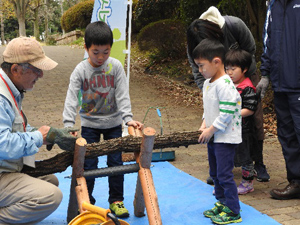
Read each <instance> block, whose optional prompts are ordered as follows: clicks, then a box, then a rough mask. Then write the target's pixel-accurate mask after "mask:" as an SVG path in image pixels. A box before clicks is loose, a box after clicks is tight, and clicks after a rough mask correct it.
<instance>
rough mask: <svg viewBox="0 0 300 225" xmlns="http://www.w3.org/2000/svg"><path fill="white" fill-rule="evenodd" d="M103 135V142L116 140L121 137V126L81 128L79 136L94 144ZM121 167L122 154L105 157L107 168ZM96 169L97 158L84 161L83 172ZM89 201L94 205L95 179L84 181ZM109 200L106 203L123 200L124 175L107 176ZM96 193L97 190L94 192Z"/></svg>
mask: <svg viewBox="0 0 300 225" xmlns="http://www.w3.org/2000/svg"><path fill="white" fill-rule="evenodd" d="M101 134H103V139H104V140H109V139H113V138H118V137H121V136H122V126H121V125H120V126H117V127H114V128H110V129H94V128H89V127H82V131H81V136H82V137H83V138H85V139H86V141H87V143H88V144H90V143H94V142H99V141H100V135H101ZM120 165H123V161H122V152H116V153H111V154H108V155H107V166H108V167H113V166H120ZM97 168H98V157H97V158H93V159H86V160H85V162H84V170H93V169H97ZM86 182H87V186H88V192H89V196H90V201H91V203H92V204H95V202H96V200H95V198H94V197H93V196H92V193H93V190H94V185H95V178H87V179H86ZM108 184H109V198H108V202H109V203H110V204H111V203H113V202H115V201H123V200H124V195H123V193H124V187H123V185H124V175H118V176H109V177H108ZM96 191H97V190H96Z"/></svg>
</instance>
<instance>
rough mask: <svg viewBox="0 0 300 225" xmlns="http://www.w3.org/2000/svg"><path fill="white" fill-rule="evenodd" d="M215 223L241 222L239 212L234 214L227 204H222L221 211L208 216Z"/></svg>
mask: <svg viewBox="0 0 300 225" xmlns="http://www.w3.org/2000/svg"><path fill="white" fill-rule="evenodd" d="M210 219H211V221H212V222H213V223H216V224H229V223H240V222H242V217H241V214H240V213H239V214H234V213H233V212H232V211H231V210H230V209H229V208H228V207H227V206H224V208H223V210H222V212H221V213H220V214H218V215H216V216H213V217H211V218H210Z"/></svg>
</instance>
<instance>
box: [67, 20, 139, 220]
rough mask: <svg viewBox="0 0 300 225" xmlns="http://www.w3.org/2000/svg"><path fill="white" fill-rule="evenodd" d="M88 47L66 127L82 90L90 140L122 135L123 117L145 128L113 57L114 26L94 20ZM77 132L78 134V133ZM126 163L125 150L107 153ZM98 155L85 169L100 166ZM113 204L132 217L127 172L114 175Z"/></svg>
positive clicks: (113, 162)
mask: <svg viewBox="0 0 300 225" xmlns="http://www.w3.org/2000/svg"><path fill="white" fill-rule="evenodd" d="M84 41H85V44H84V48H85V50H86V51H87V53H88V56H89V57H88V59H87V60H84V61H82V62H80V63H79V64H78V65H77V66H76V68H75V69H74V71H73V73H72V74H71V77H70V84H69V88H68V92H67V96H66V100H65V107H64V111H63V123H64V126H65V127H73V126H74V124H75V117H76V114H77V106H78V97H77V96H78V93H79V92H81V94H82V105H81V108H80V110H79V115H80V118H81V135H82V137H83V138H85V139H86V141H87V143H94V142H99V141H100V135H101V134H102V135H103V138H104V140H108V139H112V138H118V137H121V136H122V120H123V121H124V122H125V124H126V125H128V126H134V127H135V128H139V129H142V124H141V123H140V122H138V121H134V120H132V112H131V103H130V97H129V86H128V82H127V79H126V75H125V71H124V68H123V66H122V64H121V62H120V61H119V60H117V59H115V58H112V57H110V51H111V47H112V44H113V34H112V31H111V29H110V27H109V26H108V25H107V24H106V23H104V22H102V21H97V22H94V23H90V24H89V25H88V26H87V27H86V30H85V36H84ZM73 135H76V133H74V134H73ZM120 165H123V162H122V153H121V152H116V153H111V154H109V155H107V166H108V167H113V166H120ZM97 166H98V157H96V158H92V159H86V160H85V163H84V169H85V170H92V169H97ZM86 180H87V186H88V192H89V197H90V201H91V203H92V204H95V202H96V200H95V198H94V197H93V196H92V192H93V189H94V183H95V178H87V179H86ZM108 182H109V199H108V201H109V203H110V205H109V208H110V209H111V211H112V212H114V213H115V214H116V216H118V217H128V216H129V212H128V210H127V209H126V208H125V207H124V204H123V200H124V194H123V190H124V187H123V185H124V175H118V176H110V177H108Z"/></svg>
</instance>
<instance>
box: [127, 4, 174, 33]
mask: <svg viewBox="0 0 300 225" xmlns="http://www.w3.org/2000/svg"><path fill="white" fill-rule="evenodd" d="M178 2H179V0H160V1H157V0H147V1H145V0H140V1H138V3H137V4H136V5H135V7H134V10H133V24H134V30H133V32H136V33H138V32H139V31H140V30H141V29H142V28H143V27H145V26H146V25H148V24H150V23H152V22H155V21H159V20H163V19H173V18H175V14H176V13H175V11H176V10H175V9H176V7H177V5H178Z"/></svg>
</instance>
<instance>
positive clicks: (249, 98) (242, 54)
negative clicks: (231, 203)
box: [224, 49, 258, 195]
mask: <svg viewBox="0 0 300 225" xmlns="http://www.w3.org/2000/svg"><path fill="white" fill-rule="evenodd" d="M251 62H252V56H251V54H250V53H248V52H246V51H245V50H242V49H235V50H229V51H228V52H227V54H226V56H225V63H224V64H225V71H226V73H227V74H228V75H229V76H230V78H231V79H232V81H233V83H234V86H235V87H236V89H237V90H238V92H239V93H240V95H241V98H242V110H241V114H242V139H243V142H242V143H241V144H239V146H238V147H237V149H236V152H235V161H234V164H235V166H236V167H240V166H241V167H242V181H241V183H240V185H239V186H238V194H241V195H242V194H247V193H250V192H253V191H254V188H253V179H254V175H255V170H254V164H253V159H252V157H253V156H254V155H255V153H254V152H252V151H253V150H254V149H257V148H258V140H257V137H256V133H255V122H254V116H253V115H254V113H255V110H256V107H257V96H256V93H255V90H256V89H255V87H254V86H253V84H252V82H251V80H250V79H249V77H247V71H248V69H249V67H250V65H251Z"/></svg>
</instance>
